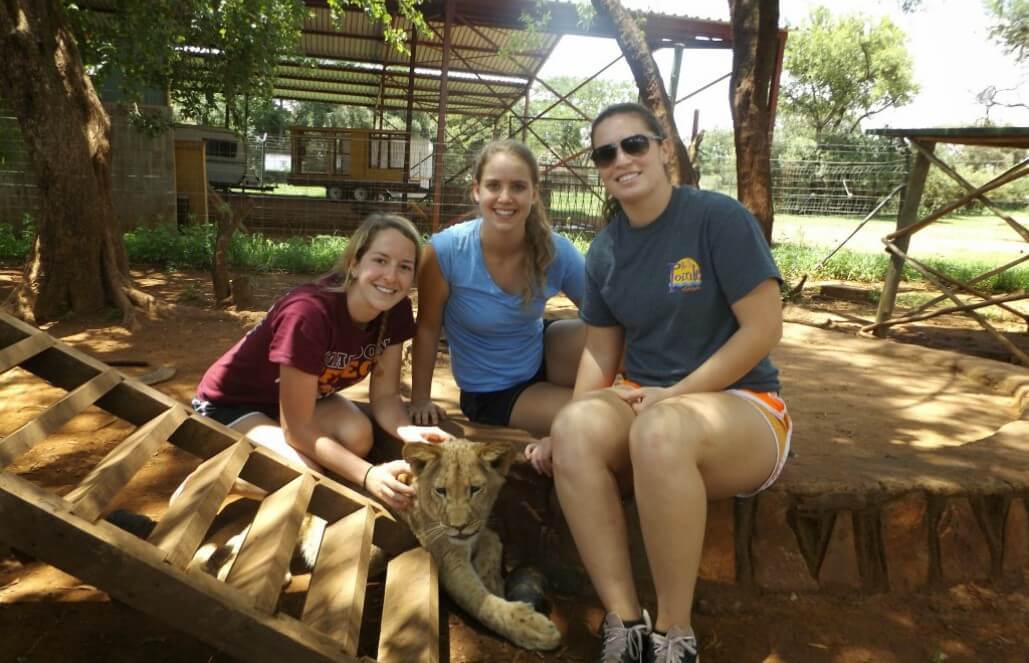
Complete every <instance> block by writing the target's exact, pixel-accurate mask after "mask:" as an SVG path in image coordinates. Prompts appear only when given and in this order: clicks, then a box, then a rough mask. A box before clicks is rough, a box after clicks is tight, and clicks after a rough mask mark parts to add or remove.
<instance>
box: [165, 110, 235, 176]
mask: <svg viewBox="0 0 1029 663" xmlns="http://www.w3.org/2000/svg"><path fill="white" fill-rule="evenodd" d="M175 142H176V143H177V146H180V151H182V150H185V149H186V147H187V146H189V145H191V144H193V145H197V146H201V145H202V148H200V149H202V152H203V155H204V162H205V163H204V172H205V173H206V175H207V182H209V183H210V184H211V185H212V186H214V187H215V188H217V189H228V188H229V187H234V186H239V185H240V184H242V183H243V180H244V176H245V175H246V168H247V155H246V150H245V149H244V145H243V141H242V139H241V138H240V137H239V134H237V133H236V132H235V131H233V130H231V129H224V128H222V127H209V126H203V125H196V124H177V125H175ZM198 166H199V161H198V162H197V163H196V164H193V165H192V166H190V167H193V168H196V167H198Z"/></svg>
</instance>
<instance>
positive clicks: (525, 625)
mask: <svg viewBox="0 0 1029 663" xmlns="http://www.w3.org/2000/svg"><path fill="white" fill-rule="evenodd" d="M508 605H509V606H510V612H509V614H508V625H509V630H510V633H509V634H508V637H509V638H510V639H511V641H512V642H513V643H515V644H516V645H518V646H519V647H524V648H525V649H542V650H548V649H555V648H556V647H557V646H558V645H559V644H561V632H560V631H558V630H557V627H556V626H554V622H552V621H550V619H549V618H548V617H547V616H546V615H542V614H540V613H538V612H536V610H535V609H533V607H532V605H531V604H529V603H522V602H521V601H509V602H508Z"/></svg>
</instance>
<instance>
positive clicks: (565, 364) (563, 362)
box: [543, 320, 586, 389]
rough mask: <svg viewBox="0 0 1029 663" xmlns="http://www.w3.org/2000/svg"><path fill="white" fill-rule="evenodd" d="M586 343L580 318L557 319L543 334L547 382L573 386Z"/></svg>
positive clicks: (583, 325) (584, 330) (584, 331)
mask: <svg viewBox="0 0 1029 663" xmlns="http://www.w3.org/2000/svg"><path fill="white" fill-rule="evenodd" d="M585 344H586V325H585V324H583V322H582V320H557V321H556V322H553V323H551V324H550V325H549V326H548V327H547V331H546V334H545V335H544V336H543V361H545V362H546V366H547V382H549V383H551V384H554V385H557V386H559V387H568V388H569V389H571V388H572V387H574V386H575V375H576V373H577V372H578V370H579V358H580V357H581V356H582V348H583V346H584V345H585Z"/></svg>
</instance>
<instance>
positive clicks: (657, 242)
mask: <svg viewBox="0 0 1029 663" xmlns="http://www.w3.org/2000/svg"><path fill="white" fill-rule="evenodd" d="M591 136H592V141H593V147H594V149H593V153H592V158H593V161H594V162H595V163H596V165H597V169H598V171H599V174H600V177H601V179H602V181H603V182H604V186H605V188H606V189H607V192H608V194H609V196H610V199H611V203H610V204H609V210H608V211H609V214H608V221H609V223H608V225H607V226H606V227H605V228H604V230H603V231H601V232H600V233H599V234H598V235H597V237H596V239H595V240H594V242H593V244H592V245H591V247H590V250H589V253H588V254H587V256H586V290H585V296H584V299H583V304H582V309H581V310H582V314H581V316H582V319H583V321H584V322H585V323H586V325H587V327H586V330H587V331H586V347H585V350H584V352H583V356H582V361H581V362H580V364H579V370H578V375H577V378H576V383H575V391H574V397H573V401H572V403H570V404H569V405H568V406H567V407H565V408H564V409H563V410H562V411H561V412H560V413H559V414H558V417H557V419H556V421H555V422H554V426H553V428H552V432H551V434H552V439H551V440H545V441H544V442H542V443H541V444H540V445H539V446H538V447H537V448H536V449H535V450H534V455H535V458H534V459H533V460H534V464H536V465H537V466H539V465H543V466H545V467H546V466H548V465H549V461H550V458H551V454H552V458H553V471H554V477H555V482H556V486H557V494H558V497H559V499H560V501H561V508H562V510H563V511H564V514H565V516H566V518H567V520H568V523H569V525H570V527H571V531H572V535H573V536H574V538H575V541H576V545H577V546H578V549H579V553H580V555H581V557H582V559H583V563H584V564H585V566H586V570H587V571H588V572H589V574H590V578H591V579H592V581H593V584H594V587H595V588H596V590H597V594H598V595H599V596H600V599H601V601H602V602H603V604H604V607H605V609H606V610H607V611H608V615H607V617H606V618H605V620H604V626H603V628H604V638H603V643H604V644H603V646H604V652H603V657H602V660H605V661H606V660H618V661H635V660H650V659H648V658H646V655H642V654H640V653H639V652H642V651H643V650H645V649H649V650H651V652H653V653H654V654H657V655H656V656H654V657H653V659H654V660H661V661H666V660H668V661H671V660H674V661H689V662H691V663H692V662H693V661H695V660H696V656H697V643H696V639H695V638H694V635H693V630H692V628H691V610H692V603H693V592H694V587H695V585H696V580H697V572H698V567H699V563H700V555H701V548H702V545H703V539H704V525H705V521H706V515H707V513H706V512H707V502H708V500H713V499H723V498H727V497H731V496H733V495H738V494H750V493H754V492H757V491H760V490H762V489H764V488H766V487H767V486H769V485H770V484H771V483H772V482H773V481H775V478H776V477H777V476H778V474H779V471H780V470H781V469H782V465H783V463H784V462H785V459H786V456H787V454H788V450H789V438H790V432H791V422H790V418H789V415H788V414H787V413H786V407H785V404H784V403H783V402H782V400H781V399H780V398H779V394H778V392H779V388H780V385H779V378H778V371H777V370H776V368H775V367H774V366H773V365H772V363H771V362H770V361H769V359H768V354H769V352H770V351H771V350H772V348H773V347H775V345H776V344H777V343H778V342H779V338H780V337H781V335H782V310H781V305H780V295H779V283H780V280H781V279H780V276H779V271H778V269H777V268H776V266H775V263H774V261H773V260H772V256H771V253H770V251H769V248H768V244H767V242H766V241H765V239H764V237H763V235H762V234H761V232H760V228H759V227H758V225H757V221H756V220H755V219H754V218H753V216H751V215H750V213H749V212H747V211H746V210H745V209H744V208H743V206H741V205H740V204H739V203H738V202H736V201H735V200H732V199H731V198H728V197H727V196H723V195H721V194H717V193H713V192H708V191H699V190H697V189H691V188H686V187H679V188H677V187H675V186H673V185H672V183H671V181H670V180H669V177H668V174H667V171H666V170H665V168H666V163H667V160H668V158H669V156H670V155H671V152H672V150H673V145H672V143H671V141H666V140H664V139H663V137H662V135H661V126H660V124H659V123H658V122H657V120H656V119H655V118H654V116H653V115H652V114H651V113H650V112H649V111H648V110H647V109H646V108H644V107H642V106H639V105H637V104H618V105H616V106H611V107H609V108H607V109H605V110H604V111H603V112H601V113H600V115H599V116H597V119H596V120H595V121H594V122H593V127H592V133H591ZM623 349H624V353H623ZM623 354H624V356H623ZM619 370H622V371H624V377H623V378H621V379H619V381H618V382H617V383H616V374H617V373H618V372H619ZM627 486H632V487H633V490H634V492H635V496H636V503H637V506H638V509H639V515H640V525H641V527H642V530H643V540H644V542H645V543H646V548H647V558H648V560H649V562H650V570H651V575H652V577H653V579H654V584H655V587H656V589H657V599H658V601H657V605H658V612H657V615H656V620H655V621H654V622H651V620H650V617H649V615H648V614H647V613H646V612H645V611H644V610H642V609H641V606H640V602H639V599H638V595H637V592H636V588H635V585H634V583H633V576H632V570H631V566H630V563H629V551H628V541H627V535H626V526H625V518H624V515H623V511H622V502H621V495H620V490H619V487H627Z"/></svg>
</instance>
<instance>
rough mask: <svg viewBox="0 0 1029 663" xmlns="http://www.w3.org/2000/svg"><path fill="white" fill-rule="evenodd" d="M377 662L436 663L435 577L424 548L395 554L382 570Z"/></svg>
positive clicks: (433, 568)
mask: <svg viewBox="0 0 1029 663" xmlns="http://www.w3.org/2000/svg"><path fill="white" fill-rule="evenodd" d="M378 660H379V663H438V661H439V576H438V574H437V569H436V563H435V562H434V561H433V559H432V556H431V555H429V553H428V551H426V550H425V549H424V548H413V549H411V550H409V551H407V552H406V553H404V554H402V555H400V556H399V557H396V558H394V559H393V561H391V562H390V563H389V566H388V567H387V569H386V598H385V600H384V601H383V605H382V627H381V629H380V630H379V657H378Z"/></svg>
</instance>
